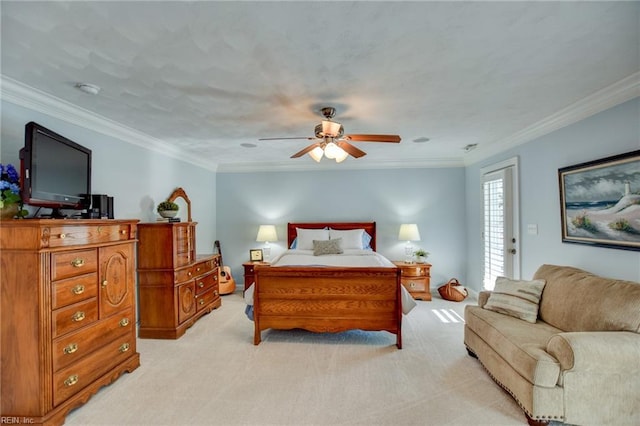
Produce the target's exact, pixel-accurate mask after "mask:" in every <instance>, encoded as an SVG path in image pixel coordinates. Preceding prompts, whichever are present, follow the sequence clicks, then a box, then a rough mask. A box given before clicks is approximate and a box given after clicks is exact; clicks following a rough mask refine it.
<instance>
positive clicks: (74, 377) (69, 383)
mask: <svg viewBox="0 0 640 426" xmlns="http://www.w3.org/2000/svg"><path fill="white" fill-rule="evenodd" d="M76 383H78V375H77V374H74V375H72V376H69V377H67V380H65V381H64V385H65V386H67V387H69V386H73V385H75V384H76Z"/></svg>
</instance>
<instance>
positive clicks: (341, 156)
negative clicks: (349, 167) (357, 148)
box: [336, 147, 349, 163]
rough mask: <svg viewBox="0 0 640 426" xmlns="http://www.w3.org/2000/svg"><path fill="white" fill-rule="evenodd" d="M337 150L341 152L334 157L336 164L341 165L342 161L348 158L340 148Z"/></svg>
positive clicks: (347, 154) (345, 152)
mask: <svg viewBox="0 0 640 426" xmlns="http://www.w3.org/2000/svg"><path fill="white" fill-rule="evenodd" d="M338 149H339V150H340V151H341V152H340V153H339V154H338V155H336V163H342V162H343V161H344V160H346V159H347V157H348V156H349V153H348V152H347V151H345V150H344V149H342V148H340V147H338Z"/></svg>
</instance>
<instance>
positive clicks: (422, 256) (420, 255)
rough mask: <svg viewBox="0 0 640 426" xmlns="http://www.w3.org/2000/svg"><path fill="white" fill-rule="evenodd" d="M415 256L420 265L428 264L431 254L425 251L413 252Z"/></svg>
mask: <svg viewBox="0 0 640 426" xmlns="http://www.w3.org/2000/svg"><path fill="white" fill-rule="evenodd" d="M413 255H414V256H415V257H416V258H417V262H418V263H426V261H427V256H429V252H428V251H424V250H423V249H418V250H416V251H414V252H413Z"/></svg>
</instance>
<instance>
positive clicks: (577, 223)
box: [558, 150, 640, 251]
mask: <svg viewBox="0 0 640 426" xmlns="http://www.w3.org/2000/svg"><path fill="white" fill-rule="evenodd" d="M558 179H559V181H560V210H561V218H562V241H563V242H566V243H578V244H591V245H596V246H601V247H611V248H618V249H624V250H638V251H640V150H638V151H632V152H628V153H625V154H620V155H615V156H613V157H607V158H603V159H601V160H596V161H591V162H588V163H582V164H577V165H575V166H570V167H564V168H562V169H559V170H558Z"/></svg>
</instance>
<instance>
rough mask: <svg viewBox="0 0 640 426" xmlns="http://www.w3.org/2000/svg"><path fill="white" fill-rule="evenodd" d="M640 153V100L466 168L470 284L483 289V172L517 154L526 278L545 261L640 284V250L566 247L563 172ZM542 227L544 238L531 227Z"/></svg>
mask: <svg viewBox="0 0 640 426" xmlns="http://www.w3.org/2000/svg"><path fill="white" fill-rule="evenodd" d="M637 149H640V99H638V98H636V99H634V100H631V101H629V102H626V103H624V104H621V105H618V106H616V107H614V108H611V109H609V110H607V111H604V112H602V113H599V114H596V115H594V116H592V117H590V118H587V119H585V120H582V121H580V122H578V123H575V124H573V125H570V126H567V127H564V128H562V129H560V130H557V131H555V132H553V133H551V134H549V135H546V136H544V137H541V138H539V139H537V140H535V141H532V142H529V143H527V144H524V145H521V146H519V147H517V148H514V149H511V150H509V151H508V152H504V153H502V154H500V155H496V156H494V157H492V158H490V159H487V160H484V161H481V162H479V163H477V164H474V165H472V166H469V167H467V169H466V179H465V180H466V188H467V190H466V197H467V218H466V220H467V226H466V227H467V230H468V232H467V241H468V251H467V265H468V266H467V276H468V282H467V284H468V285H469V286H470V287H472V288H473V289H474V290H478V289H480V288H481V287H482V276H481V273H480V272H479V271H482V240H481V233H480V231H481V229H482V213H481V185H480V169H481V168H482V167H484V166H487V165H490V164H494V163H497V162H500V161H502V160H505V159H508V158H512V157H515V156H517V157H518V158H519V161H520V218H521V220H520V231H521V232H520V235H521V247H520V251H521V275H522V277H523V278H524V279H529V278H531V277H532V276H533V274H534V272H535V271H536V269H537V268H538V266H540V265H541V264H543V263H552V264H557V265H572V266H576V267H579V268H583V269H586V270H588V271H590V272H594V273H597V274H601V275H604V276H609V277H614V278H620V279H628V280H633V281H640V252H637V251H635V252H634V251H628V250H618V249H611V248H600V247H593V246H586V245H579V244H569V243H562V240H561V224H560V195H559V184H558V169H559V168H562V167H566V166H571V165H575V164H579V163H583V162H586V161H591V160H597V159H599V158H604V157H608V156H611V155H615V154H622V153H624V152H629V151H634V150H637ZM528 224H536V225H538V235H529V234H527V225H528Z"/></svg>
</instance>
